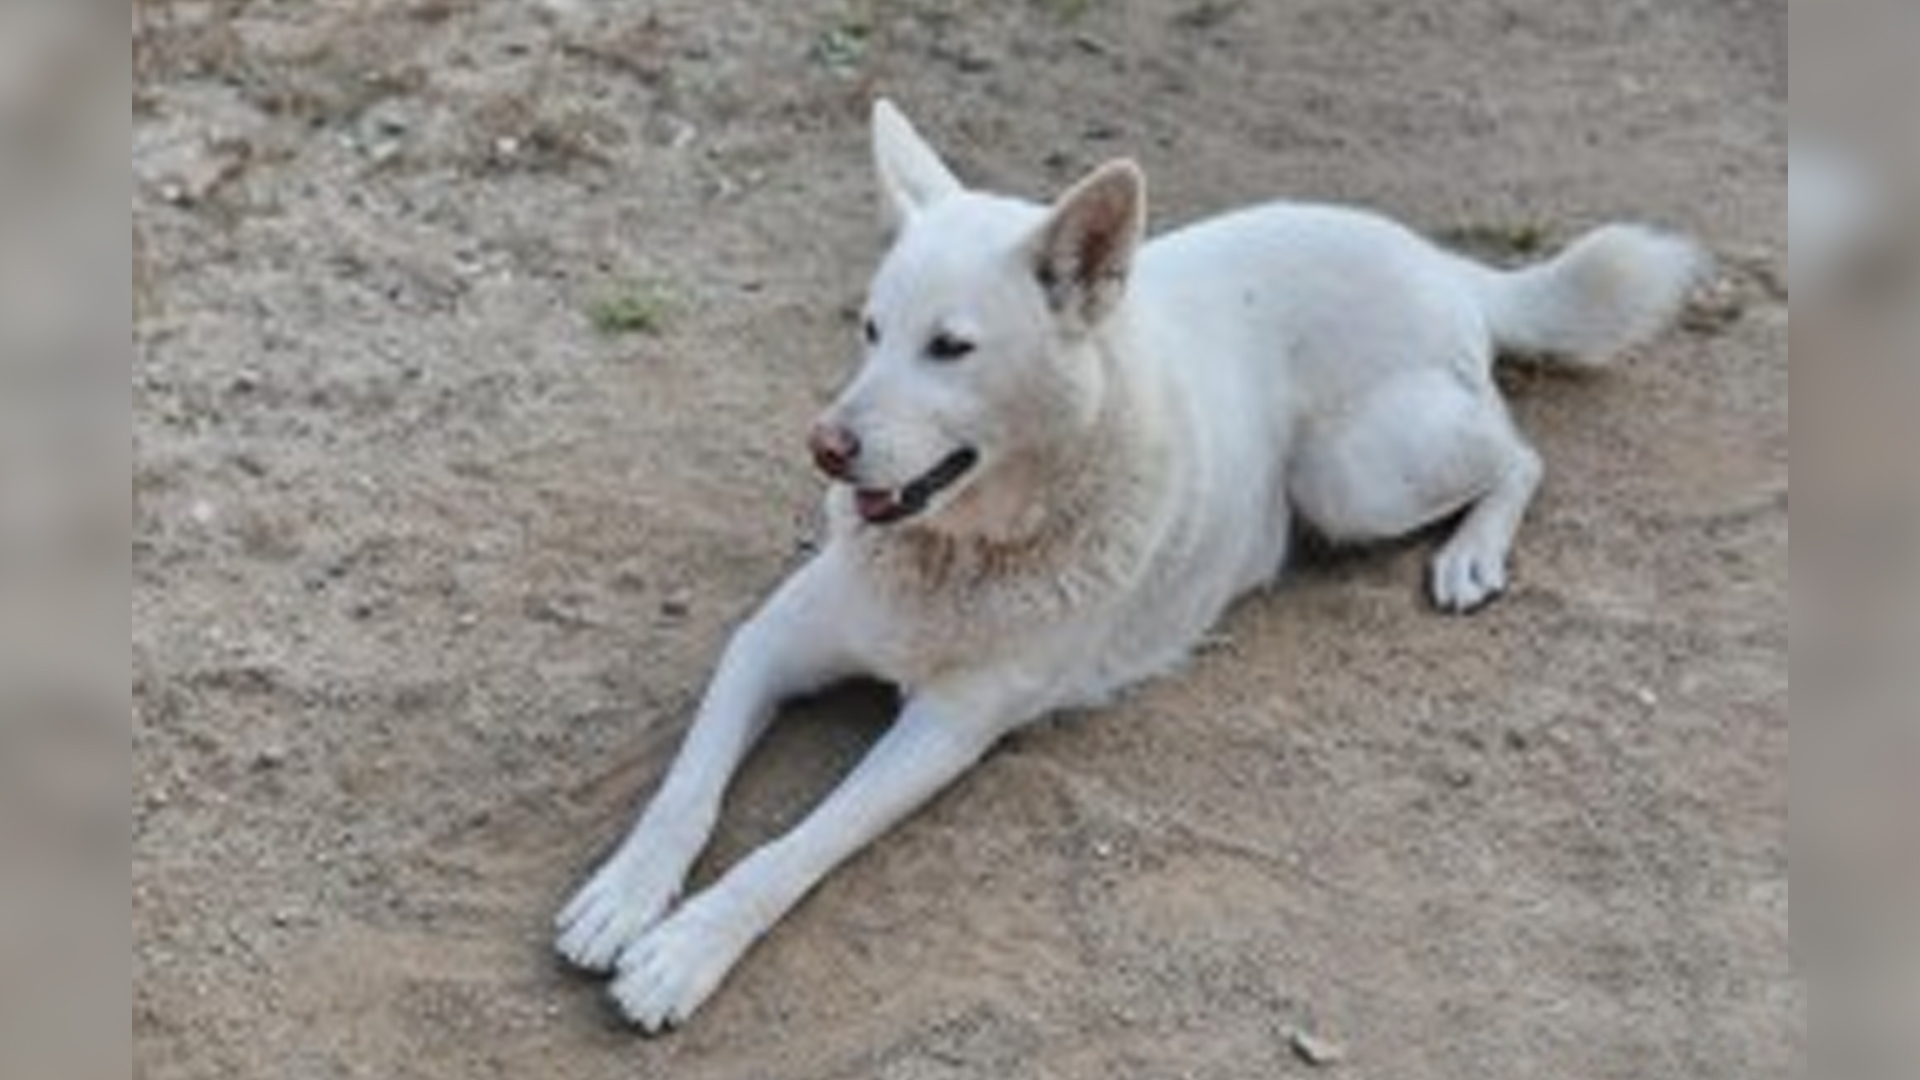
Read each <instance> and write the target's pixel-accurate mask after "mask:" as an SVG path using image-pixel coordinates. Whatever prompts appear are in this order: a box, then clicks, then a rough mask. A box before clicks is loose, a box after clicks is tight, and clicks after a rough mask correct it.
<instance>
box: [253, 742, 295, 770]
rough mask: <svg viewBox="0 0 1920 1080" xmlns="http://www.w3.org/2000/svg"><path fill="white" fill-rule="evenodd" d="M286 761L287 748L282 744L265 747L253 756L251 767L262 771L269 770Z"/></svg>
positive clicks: (278, 766)
mask: <svg viewBox="0 0 1920 1080" xmlns="http://www.w3.org/2000/svg"><path fill="white" fill-rule="evenodd" d="M286 763H287V748H286V747H284V746H277V745H276V746H269V747H265V748H263V749H262V750H261V751H260V752H259V753H257V754H255V755H254V756H253V767H254V768H256V769H259V770H261V771H262V772H270V771H272V770H274V769H278V768H280V767H281V766H282V765H285V764H286Z"/></svg>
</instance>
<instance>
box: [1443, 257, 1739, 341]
mask: <svg viewBox="0 0 1920 1080" xmlns="http://www.w3.org/2000/svg"><path fill="white" fill-rule="evenodd" d="M1468 265H1469V266H1470V267H1471V273H1472V277H1473V286H1474V289H1475V291H1476V292H1477V293H1478V295H1479V297H1480V303H1481V307H1482V309H1483V310H1484V311H1485V313H1486V318H1487V325H1488V327H1489V328H1490V329H1491V330H1492V332H1493V339H1494V342H1495V344H1497V345H1498V346H1499V347H1500V348H1501V349H1502V350H1503V351H1508V352H1516V353H1522V354H1527V355H1539V356H1549V357H1553V358H1555V359H1558V360H1562V361H1566V362H1569V363H1574V364H1580V365H1583V366H1591V365H1598V364H1603V363H1605V362H1606V361H1608V360H1610V359H1612V358H1613V357H1614V356H1615V355H1617V354H1618V353H1619V352H1620V351H1621V350H1622V349H1625V348H1627V347H1629V346H1631V345H1634V344H1636V343H1638V342H1640V341H1643V340H1645V339H1647V338H1649V337H1652V336H1653V335H1654V334H1655V333H1656V332H1658V331H1659V330H1660V329H1661V328H1662V327H1664V326H1665V325H1666V324H1667V322H1668V321H1669V320H1671V319H1672V318H1673V317H1674V316H1675V315H1676V314H1677V313H1678V312H1679V310H1680V307H1681V305H1682V304H1683V303H1684V302H1685V301H1686V296H1687V292H1688V290H1690V289H1691V288H1692V287H1693V286H1694V285H1696V284H1698V283H1699V282H1700V281H1701V280H1702V279H1703V278H1705V277H1706V275H1707V274H1709V273H1710V272H1711V270H1712V266H1713V260H1712V258H1711V257H1710V256H1708V254H1707V253H1706V252H1705V251H1704V250H1703V249H1702V248H1701V247H1700V246H1699V245H1698V244H1696V243H1694V242H1693V241H1691V240H1688V239H1686V238H1685V237H1681V236H1676V235H1673V234H1671V233H1665V232H1661V231H1659V230H1656V229H1651V228H1647V227H1645V226H1641V225H1607V226H1603V227H1601V228H1599V229H1595V230H1594V231H1592V232H1590V233H1588V234H1586V235H1585V236H1583V237H1581V238H1580V239H1578V240H1576V241H1574V243H1573V244H1572V246H1570V247H1568V248H1567V249H1566V250H1565V251H1562V252H1561V253H1560V254H1559V255H1558V256H1556V257H1554V258H1552V259H1549V260H1548V261H1546V262H1543V263H1539V264H1536V265H1534V266H1529V267H1526V268H1524V269H1520V270H1513V271H1501V270H1492V269H1489V268H1487V267H1485V266H1481V265H1480V264H1478V263H1469V264H1468Z"/></svg>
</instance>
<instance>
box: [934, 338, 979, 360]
mask: <svg viewBox="0 0 1920 1080" xmlns="http://www.w3.org/2000/svg"><path fill="white" fill-rule="evenodd" d="M972 351H973V342H971V341H968V340H967V339H966V338H963V337H955V336H954V335H952V334H948V333H939V334H935V335H934V336H933V340H932V341H929V342H927V355H928V356H930V357H932V358H934V359H935V360H941V361H953V360H958V359H960V358H961V357H964V356H966V355H967V354H968V353H971V352H972Z"/></svg>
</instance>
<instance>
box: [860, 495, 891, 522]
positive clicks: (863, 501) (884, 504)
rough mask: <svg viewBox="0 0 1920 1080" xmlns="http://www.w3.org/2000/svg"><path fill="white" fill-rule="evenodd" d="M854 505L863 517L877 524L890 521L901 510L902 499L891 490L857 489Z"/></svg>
mask: <svg viewBox="0 0 1920 1080" xmlns="http://www.w3.org/2000/svg"><path fill="white" fill-rule="evenodd" d="M853 506H854V509H855V510H857V511H859V513H860V516H861V517H863V518H865V519H866V520H868V521H870V522H874V523H876V524H877V523H882V522H886V521H890V520H892V519H893V518H894V517H895V516H896V515H897V514H899V512H900V501H899V500H898V499H896V498H895V497H894V494H893V492H891V491H872V490H867V489H861V490H857V491H855V492H854V493H853Z"/></svg>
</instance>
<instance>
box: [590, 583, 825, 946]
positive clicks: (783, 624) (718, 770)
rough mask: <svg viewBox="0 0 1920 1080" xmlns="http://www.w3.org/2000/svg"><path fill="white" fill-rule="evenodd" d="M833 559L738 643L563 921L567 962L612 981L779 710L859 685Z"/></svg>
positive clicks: (663, 907)
mask: <svg viewBox="0 0 1920 1080" xmlns="http://www.w3.org/2000/svg"><path fill="white" fill-rule="evenodd" d="M835 558H836V557H835V556H834V555H832V554H823V555H822V556H820V557H819V558H817V559H815V560H814V561H813V562H811V563H809V564H808V565H807V566H805V567H803V568H802V569H801V570H800V571H799V572H798V573H796V574H794V575H793V576H792V577H791V578H789V579H788V580H787V581H786V583H785V584H784V585H782V586H781V588H780V589H779V590H778V591H777V592H775V593H774V595H773V596H772V597H771V598H770V599H769V600H768V601H767V603H766V604H765V605H764V606H763V607H762V608H761V609H760V611H759V612H758V613H756V614H755V615H754V616H753V618H751V619H749V620H748V621H747V622H746V623H744V624H742V625H741V627H740V628H739V629H738V630H737V631H735V633H734V636H733V639H732V641H731V642H730V643H729V644H728V646H727V649H726V654H725V656H724V657H723V658H722V659H721V662H720V669H719V672H718V673H717V674H716V675H715V676H714V679H713V682H712V684H711V685H710V686H709V687H708V689H707V694H706V697H705V699H704V700H703V701H702V702H701V705H700V712H699V715H698V716H697V717H695V719H694V722H693V727H692V728H691V730H689V731H688V733H687V738H686V742H685V743H684V744H683V745H682V746H681V748H680V753H679V756H678V757H676V758H675V760H674V763H673V767H672V769H670V770H669V771H668V773H667V778H666V780H665V781H664V782H663V783H662V784H661V787H660V791H659V793H658V794H657V795H655V796H654V799H653V801H652V802H651V803H650V804H649V805H648V806H647V809H646V812H645V813H644V814H642V815H641V816H640V820H639V821H638V822H637V823H636V824H635V825H634V828H633V831H632V832H630V833H629V834H628V835H627V838H626V840H625V841H624V842H623V843H622V844H621V845H620V848H619V850H618V851H616V852H615V853H614V854H613V856H612V857H611V858H609V859H608V860H607V861H606V863H605V864H604V865H603V866H602V867H601V868H600V871H599V872H598V873H597V874H595V875H594V877H593V878H592V880H590V881H588V882H587V884H586V886H585V887H584V888H582V889H581V890H580V891H579V893H577V894H576V895H575V896H574V898H573V900H572V902H570V903H569V904H567V906H566V908H565V909H564V910H563V911H562V912H561V913H560V916H559V918H558V919H557V920H555V923H556V927H557V929H558V930H559V939H558V942H557V947H558V949H559V950H560V953H561V955H563V956H565V957H566V958H567V959H568V960H570V961H572V962H573V963H575V964H577V965H579V966H580V967H583V968H586V969H588V970H594V971H605V970H609V969H611V968H612V966H613V963H614V961H615V960H616V959H618V958H619V956H620V953H621V952H622V951H623V950H625V949H626V948H628V947H629V946H631V945H632V944H633V943H634V942H635V941H637V940H639V939H640V937H641V935H643V934H644V933H646V931H647V930H648V929H650V928H651V927H652V926H653V925H654V924H655V923H657V922H659V921H660V919H661V918H662V917H663V916H665V915H666V913H667V908H668V907H669V906H670V905H671V904H672V903H673V901H674V898H675V897H676V896H678V895H679V892H680V888H681V885H682V883H684V882H685V880H686V875H687V872H688V871H689V870H690V869H692V867H693V862H694V860H695V859H696V858H698V857H699V855H700V852H701V850H702V849H704V848H705V847H706V845H707V840H708V839H709V838H710V837H711V836H712V834H713V826H714V823H715V821H716V819H717V818H718V817H719V813H720V804H721V800H722V798H723V797H724V796H725V794H726V789H727V784H728V783H729V781H731V780H732V779H733V775H734V773H735V771H736V770H737V769H738V768H739V766H740V762H741V760H742V759H743V758H745V757H746V754H747V751H748V750H750V749H751V748H752V747H753V744H754V743H755V742H756V741H757V740H758V739H759V737H760V735H761V734H762V733H763V732H764V731H765V730H766V727H767V724H768V722H769V721H770V720H771V719H772V717H773V715H774V711H775V709H776V708H777V707H778V706H779V704H780V702H781V701H782V700H783V699H785V698H788V697H792V696H794V695H796V694H801V693H805V692H807V691H809V690H813V689H817V688H818V687H820V686H822V685H824V684H826V683H828V682H831V681H833V680H835V679H837V678H840V677H843V676H845V675H847V674H850V668H851V667H852V661H851V659H850V658H849V655H848V650H847V649H846V647H845V641H846V635H845V627H844V626H843V625H842V620H843V619H844V618H845V617H846V613H845V609H846V608H847V607H848V606H849V605H848V603H847V597H846V595H845V580H846V579H845V570H844V567H843V566H842V565H841V564H839V563H838V562H836V561H835Z"/></svg>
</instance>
